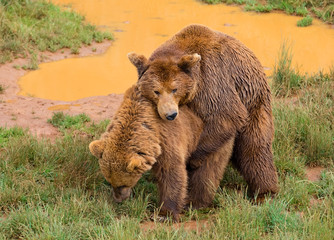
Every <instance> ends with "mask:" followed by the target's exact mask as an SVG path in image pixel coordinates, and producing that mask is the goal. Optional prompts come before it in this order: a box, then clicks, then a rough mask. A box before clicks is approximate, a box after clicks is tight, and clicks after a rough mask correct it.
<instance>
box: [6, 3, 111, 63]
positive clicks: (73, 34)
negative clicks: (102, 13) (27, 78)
mask: <svg viewBox="0 0 334 240" xmlns="http://www.w3.org/2000/svg"><path fill="white" fill-rule="evenodd" d="M104 39H112V35H111V34H110V33H106V32H101V31H98V30H97V29H96V27H95V26H92V25H90V24H88V23H86V22H85V21H84V17H83V16H81V15H79V14H77V13H75V12H73V11H72V10H68V9H63V8H60V7H58V6H56V5H54V4H52V3H51V2H49V1H46V0H0V64H1V63H5V62H8V61H11V60H13V59H14V58H18V57H24V58H25V57H29V59H30V60H31V63H30V64H29V66H30V67H29V68H36V67H37V63H38V60H39V59H38V58H39V57H38V56H39V55H38V53H39V52H43V51H51V52H54V51H57V50H58V49H62V48H69V49H71V51H72V53H78V51H79V48H80V46H82V45H83V44H85V45H90V44H91V43H92V42H93V41H95V42H101V41H103V40H104Z"/></svg>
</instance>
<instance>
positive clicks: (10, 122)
mask: <svg viewBox="0 0 334 240" xmlns="http://www.w3.org/2000/svg"><path fill="white" fill-rule="evenodd" d="M110 45H111V42H110V41H105V42H103V43H93V44H92V45H90V46H86V47H82V48H81V49H80V53H79V54H77V55H73V54H71V51H70V50H69V49H63V50H59V51H57V52H56V53H50V52H45V53H43V57H42V59H43V61H42V62H50V61H57V60H61V59H65V58H72V57H84V56H88V55H97V54H102V53H104V52H105V51H106V50H107V48H108V47H109V46H110ZM27 63H28V60H27V59H16V60H15V61H13V62H11V63H7V64H3V65H0V85H1V86H2V87H3V88H4V92H3V93H2V94H0V119H1V121H0V126H1V127H13V126H20V127H23V128H28V129H29V131H30V132H31V133H32V134H34V135H36V136H38V137H48V138H54V137H55V136H57V135H59V132H58V131H57V129H56V128H55V127H53V126H52V125H51V124H50V123H47V119H49V118H51V117H52V114H53V112H55V111H62V112H64V113H66V114H70V115H77V114H80V113H86V114H87V115H88V116H89V117H90V118H91V119H92V120H93V121H95V122H98V121H101V120H104V119H109V118H111V117H112V116H113V114H114V113H115V111H116V109H117V108H118V107H119V105H120V103H121V101H122V99H123V95H122V94H109V95H108V96H94V97H88V98H83V99H79V100H77V101H72V102H66V101H53V100H47V99H40V98H34V97H25V96H18V95H17V93H18V92H19V90H20V89H19V86H18V80H19V78H20V77H22V76H23V75H24V74H26V73H27V72H28V71H26V70H23V69H19V70H17V69H16V68H14V67H15V66H22V65H25V64H27Z"/></svg>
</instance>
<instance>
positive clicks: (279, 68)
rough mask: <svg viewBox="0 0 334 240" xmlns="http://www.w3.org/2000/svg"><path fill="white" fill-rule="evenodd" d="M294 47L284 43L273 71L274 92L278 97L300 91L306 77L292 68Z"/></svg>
mask: <svg viewBox="0 0 334 240" xmlns="http://www.w3.org/2000/svg"><path fill="white" fill-rule="evenodd" d="M292 58H293V55H292V47H291V45H290V44H289V43H288V42H287V41H284V42H283V43H282V45H281V48H280V51H279V56H278V59H277V61H276V63H275V66H274V71H273V77H272V79H273V80H272V81H273V87H272V88H273V92H274V95H276V96H286V95H288V94H290V93H294V92H295V91H296V90H298V89H300V87H301V86H302V82H303V80H304V78H305V77H304V76H301V75H300V74H299V71H298V70H296V69H294V68H293V67H292Z"/></svg>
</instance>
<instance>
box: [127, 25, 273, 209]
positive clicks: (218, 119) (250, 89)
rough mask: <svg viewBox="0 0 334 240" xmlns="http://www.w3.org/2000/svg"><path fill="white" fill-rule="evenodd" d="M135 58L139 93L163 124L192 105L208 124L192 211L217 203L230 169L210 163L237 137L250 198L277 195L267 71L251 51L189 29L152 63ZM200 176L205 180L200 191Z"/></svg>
mask: <svg viewBox="0 0 334 240" xmlns="http://www.w3.org/2000/svg"><path fill="white" fill-rule="evenodd" d="M128 57H129V59H130V61H131V62H132V63H133V64H134V65H135V66H136V68H137V71H138V75H139V79H138V87H139V89H140V91H141V92H142V94H143V95H144V96H145V97H146V98H147V99H149V100H151V101H152V102H153V103H155V104H156V106H157V111H158V113H159V115H160V117H161V118H162V119H165V120H174V119H176V118H177V116H178V107H179V106H180V105H184V104H186V105H188V106H189V107H190V109H192V110H193V111H194V112H195V113H196V114H197V115H198V116H199V117H200V118H201V119H202V120H203V122H204V130H203V132H202V134H201V138H200V141H199V145H198V147H197V150H196V151H195V152H194V153H193V154H192V156H191V157H190V160H189V162H190V164H189V165H188V168H189V170H190V176H189V197H190V201H191V202H192V203H193V207H195V208H198V207H202V206H207V205H209V204H210V203H211V201H212V198H213V196H214V192H215V190H216V187H217V186H218V185H217V184H216V183H217V178H218V179H219V180H220V179H221V178H222V171H223V168H220V167H219V166H216V165H217V162H212V161H210V160H211V159H212V158H213V157H212V155H217V156H216V158H219V157H220V156H219V152H216V151H217V149H219V148H220V147H222V146H224V144H226V143H227V142H229V141H230V140H231V139H233V138H234V137H235V144H234V150H233V155H232V158H231V161H232V162H233V164H234V165H235V166H236V168H237V169H238V170H239V171H240V173H241V174H242V176H243V177H244V179H245V180H246V181H247V183H248V188H249V190H250V193H251V194H252V195H257V196H258V197H259V198H262V197H263V196H264V195H265V194H267V193H276V192H277V191H278V184H277V173H276V168H275V166H274V163H273V154H272V141H273V134H274V127H273V119H272V109H271V94H270V89H269V86H268V84H267V82H266V76H265V74H264V72H263V67H262V66H261V64H260V62H259V61H258V59H257V58H256V57H255V55H254V54H253V53H252V52H251V51H250V50H249V49H248V48H246V47H245V46H244V45H243V44H242V43H241V42H239V41H238V40H236V39H234V38H233V37H230V36H228V35H226V34H223V33H221V32H218V31H213V30H211V29H209V28H207V27H205V26H202V25H190V26H188V27H186V28H184V29H182V30H181V31H180V32H178V33H177V34H176V35H174V36H173V37H172V38H171V39H169V40H168V41H167V42H165V43H164V44H162V45H161V46H160V47H159V48H158V49H156V50H155V51H154V52H153V54H152V55H151V57H150V58H149V59H148V60H147V59H146V58H145V57H144V56H143V55H137V54H135V53H130V54H129V55H128ZM209 156H211V157H209ZM203 176H204V177H203ZM199 178H201V179H206V181H203V182H202V185H198V184H197V185H196V186H195V185H194V184H193V183H194V182H196V181H197V179H199ZM210 186H211V187H210Z"/></svg>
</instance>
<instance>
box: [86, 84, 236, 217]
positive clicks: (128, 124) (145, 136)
mask: <svg viewBox="0 0 334 240" xmlns="http://www.w3.org/2000/svg"><path fill="white" fill-rule="evenodd" d="M178 115H179V116H178V118H177V119H175V121H172V122H170V121H164V120H162V119H161V118H160V117H159V115H158V114H157V111H156V107H155V105H154V104H153V103H152V102H151V101H148V100H147V99H146V98H144V97H143V96H142V95H141V94H140V91H139V90H138V87H137V86H134V87H132V88H130V89H129V90H128V91H127V92H126V93H125V96H124V100H123V102H122V104H121V106H120V108H119V109H118V111H117V113H116V114H115V116H114V118H113V120H112V122H111V123H110V125H109V126H108V128H107V131H106V133H104V134H103V135H102V137H101V139H100V140H96V141H93V142H91V143H90V145H89V149H90V151H91V153H92V154H93V155H94V156H96V157H97V158H99V165H100V168H101V171H102V174H103V175H104V177H105V178H106V180H107V181H108V182H109V183H110V184H111V185H112V187H113V190H114V191H113V193H114V199H115V200H116V201H117V202H121V201H123V200H124V199H126V198H128V197H129V195H130V192H131V188H132V187H133V186H135V184H136V183H137V181H138V180H139V179H140V177H141V176H142V174H143V173H144V172H146V171H148V170H150V169H152V172H153V174H154V175H155V177H156V179H157V182H158V189H159V193H160V204H161V210H160V213H161V214H163V215H165V214H167V213H170V214H171V215H172V216H173V218H174V219H175V220H176V221H177V220H178V218H179V213H180V211H181V210H182V209H183V208H184V207H185V205H186V203H188V201H189V200H188V199H187V195H188V194H187V186H188V175H187V170H186V161H187V159H188V158H189V156H190V154H191V153H192V152H193V151H194V150H195V149H196V147H197V144H198V141H199V138H200V135H201V132H202V125H203V123H202V121H201V119H200V118H199V117H198V116H196V115H195V114H194V113H193V112H192V111H191V110H190V109H189V108H188V107H187V106H181V107H180V109H179V113H178ZM233 141H234V139H231V141H229V142H228V143H226V144H225V145H224V146H223V147H222V148H220V149H219V152H220V155H222V156H223V157H222V158H221V159H215V158H214V156H213V158H212V159H211V161H210V162H212V163H216V164H215V166H211V167H214V168H219V169H224V168H225V166H226V164H227V163H228V160H229V159H230V156H231V155H232V150H233ZM222 171H223V170H222ZM211 172H212V173H214V172H215V171H214V170H212V171H211ZM206 177H207V176H199V178H198V182H201V181H205V178H206ZM214 178H216V177H214ZM217 179H219V178H217ZM214 184H215V186H214V188H216V187H217V186H218V185H219V182H217V181H215V182H214ZM217 184H218V185H217ZM214 188H213V189H214Z"/></svg>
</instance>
